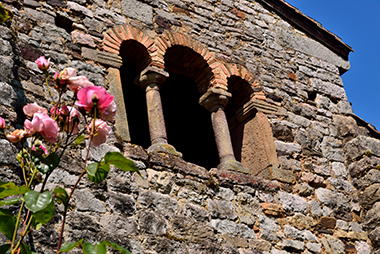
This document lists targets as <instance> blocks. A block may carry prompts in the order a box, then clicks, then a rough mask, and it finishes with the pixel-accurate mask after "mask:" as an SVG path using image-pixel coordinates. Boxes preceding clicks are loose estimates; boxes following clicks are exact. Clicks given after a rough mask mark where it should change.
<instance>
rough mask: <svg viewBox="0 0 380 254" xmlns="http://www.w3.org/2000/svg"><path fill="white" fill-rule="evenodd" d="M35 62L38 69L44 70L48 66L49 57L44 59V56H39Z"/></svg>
mask: <svg viewBox="0 0 380 254" xmlns="http://www.w3.org/2000/svg"><path fill="white" fill-rule="evenodd" d="M35 63H36V64H37V67H38V69H40V70H41V71H46V70H47V69H49V67H50V58H49V59H46V58H45V57H44V56H40V57H39V58H38V59H37V60H36V61H35Z"/></svg>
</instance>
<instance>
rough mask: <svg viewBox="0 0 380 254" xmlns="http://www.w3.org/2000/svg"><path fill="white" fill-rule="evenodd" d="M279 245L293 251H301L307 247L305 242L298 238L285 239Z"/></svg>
mask: <svg viewBox="0 0 380 254" xmlns="http://www.w3.org/2000/svg"><path fill="white" fill-rule="evenodd" d="M278 245H279V246H281V247H282V248H285V249H287V250H290V251H292V252H293V251H295V252H301V251H303V250H304V249H305V243H304V242H302V241H298V240H283V241H281V242H279V243H278Z"/></svg>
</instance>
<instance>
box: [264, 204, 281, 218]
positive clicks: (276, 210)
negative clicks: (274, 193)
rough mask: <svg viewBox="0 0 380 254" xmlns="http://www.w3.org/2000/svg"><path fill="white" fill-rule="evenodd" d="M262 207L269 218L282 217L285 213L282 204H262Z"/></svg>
mask: <svg viewBox="0 0 380 254" xmlns="http://www.w3.org/2000/svg"><path fill="white" fill-rule="evenodd" d="M261 207H262V208H263V212H264V213H265V214H266V215H269V216H275V217H277V216H279V217H281V216H283V215H284V212H285V211H284V208H283V207H282V205H280V204H273V203H262V204H261Z"/></svg>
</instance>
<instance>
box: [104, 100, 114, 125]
mask: <svg viewBox="0 0 380 254" xmlns="http://www.w3.org/2000/svg"><path fill="white" fill-rule="evenodd" d="M115 115H116V103H115V101H112V103H111V104H110V105H109V106H108V107H107V108H106V109H105V110H104V111H103V112H102V113H101V114H100V118H101V119H103V120H105V121H110V122H112V121H114V120H115Z"/></svg>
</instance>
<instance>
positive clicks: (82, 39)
mask: <svg viewBox="0 0 380 254" xmlns="http://www.w3.org/2000/svg"><path fill="white" fill-rule="evenodd" d="M71 40H72V41H73V42H74V43H78V44H81V45H87V46H90V47H93V48H94V47H96V44H95V42H94V39H93V38H92V36H91V35H89V34H85V33H83V32H80V31H78V30H74V31H72V32H71Z"/></svg>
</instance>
